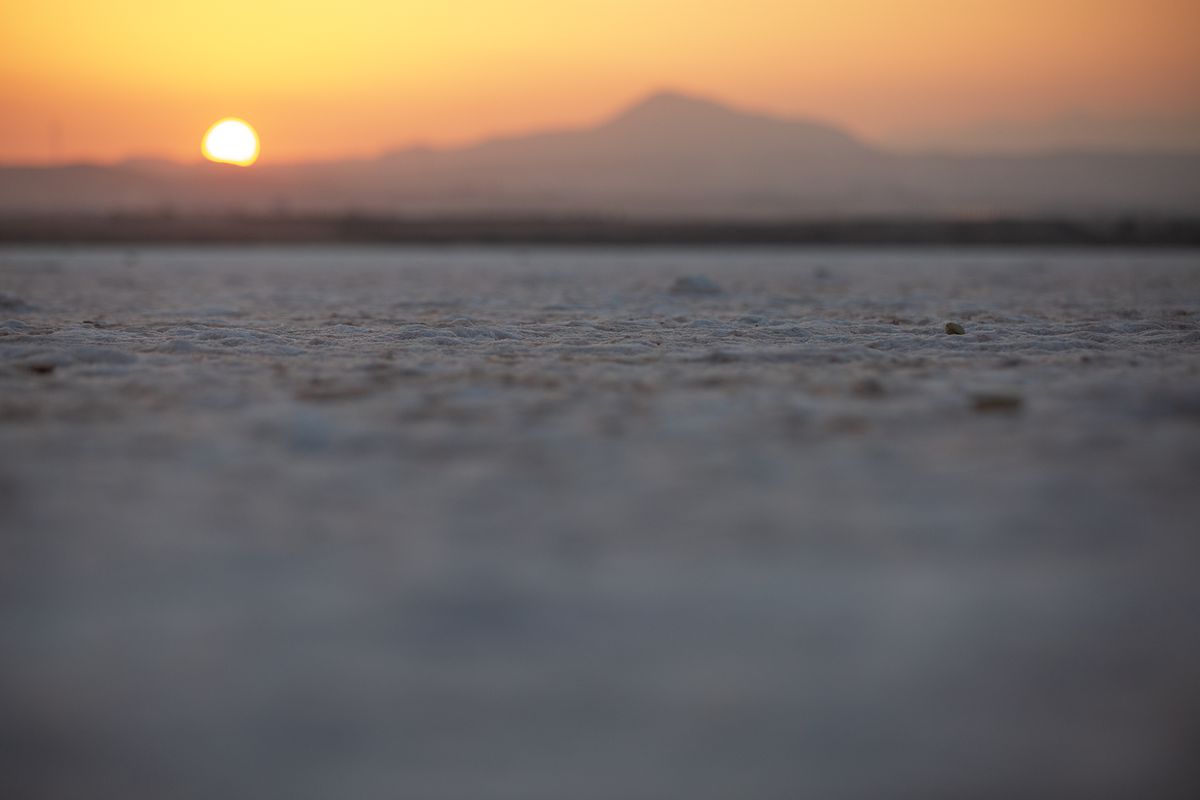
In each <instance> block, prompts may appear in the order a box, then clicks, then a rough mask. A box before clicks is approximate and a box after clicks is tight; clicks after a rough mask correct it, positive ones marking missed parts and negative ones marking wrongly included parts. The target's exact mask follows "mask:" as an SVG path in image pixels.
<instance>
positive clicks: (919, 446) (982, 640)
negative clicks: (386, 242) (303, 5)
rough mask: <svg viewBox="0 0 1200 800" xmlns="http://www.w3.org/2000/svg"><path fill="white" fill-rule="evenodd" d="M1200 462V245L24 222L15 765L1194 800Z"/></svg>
mask: <svg viewBox="0 0 1200 800" xmlns="http://www.w3.org/2000/svg"><path fill="white" fill-rule="evenodd" d="M690 275H696V276H705V277H706V278H707V279H708V281H709V282H711V284H710V283H709V282H706V281H704V280H692V281H687V280H685V281H683V282H682V283H678V284H677V283H676V281H677V279H679V278H681V277H685V276H690ZM673 287H674V288H675V289H676V290H677V291H672V288H673ZM711 288H719V289H720V290H721V291H720V292H718V293H706V291H705V290H707V289H711ZM946 321H957V322H960V323H961V324H962V325H963V326H964V327H965V330H966V334H965V335H962V336H951V335H947V334H945V333H944V332H943V324H944V323H945V322H946ZM1198 490H1200V253H1196V252H1194V251H1193V252H1179V253H1151V252H1106V251H1099V250H1097V251H1040V252H1038V251H1016V250H1012V251H995V252H986V251H974V252H955V251H945V250H943V251H936V250H934V251H896V252H888V251H884V250H874V251H871V250H868V251H837V252H821V251H813V250H776V251H765V250H660V251H647V250H586V249H581V250H534V251H529V252H521V251H517V250H490V251H488V250H461V251H455V250H447V251H420V250H403V249H401V250H386V249H380V250H371V249H346V250H337V249H325V250H303V249H296V250H286V249H266V248H264V249H241V250H218V249H193V250H189V249H176V250H143V251H137V252H129V251H125V250H99V249H98V250H73V251H55V250H48V249H44V250H37V249H30V250H14V249H10V250H0V528H2V530H3V536H2V538H0V641H2V642H3V653H2V660H0V794H3V796H5V797H50V798H66V797H127V798H129V797H132V798H140V797H152V798H175V797H193V796H194V797H203V798H211V797H246V798H289V800H292V799H294V798H300V799H301V800H303V799H304V798H313V799H314V800H317V799H322V800H323V799H324V798H330V797H348V798H356V800H357V799H358V798H363V799H365V800H374V798H380V799H381V800H382V798H396V797H401V798H408V797H412V798H664V797H680V798H708V797H711V798H729V797H747V798H797V797H838V798H877V797H885V796H886V797H912V798H929V797H973V798H975V797H997V798H1002V797H1003V798H1007V797H1020V796H1024V797H1032V796H1057V797H1088V798H1096V797H1134V796H1137V797H1149V796H1170V795H1171V794H1172V793H1177V794H1178V795H1179V796H1188V795H1190V794H1191V792H1192V791H1194V790H1196V788H1197V783H1196V782H1195V779H1196V778H1197V771H1196V769H1195V766H1194V763H1195V759H1194V756H1195V750H1194V746H1195V743H1196V742H1197V741H1200V683H1198V682H1197V679H1196V675H1197V674H1198V673H1200V624H1198V623H1197V621H1196V611H1197V608H1198V607H1200V606H1198V603H1200V582H1198V581H1197V578H1196V575H1197V561H1198V557H1200V540H1198V539H1197V530H1200V524H1198V523H1197V516H1198V515H1200V491H1198ZM6 786H7V789H6V790H5V787H6Z"/></svg>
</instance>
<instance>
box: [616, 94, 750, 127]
mask: <svg viewBox="0 0 1200 800" xmlns="http://www.w3.org/2000/svg"><path fill="white" fill-rule="evenodd" d="M734 116H744V115H743V114H742V113H741V112H738V111H734V110H733V109H731V108H729V107H728V106H725V105H722V104H721V103H718V102H716V101H714V100H709V99H707V98H703V97H698V96H696V95H690V94H685V93H683V92H679V91H675V90H673V89H662V90H659V91H657V92H653V93H652V94H649V95H647V96H646V97H643V98H642V99H641V100H638V101H636V102H634V103H633V104H632V105H630V106H628V107H627V108H625V109H624V110H623V111H621V112H619V113H618V114H617V115H616V117H614V118H613V120H612V122H614V123H619V122H625V121H635V120H645V121H649V122H654V123H661V122H664V121H675V120H679V121H687V120H689V119H695V118H704V117H707V118H712V117H734Z"/></svg>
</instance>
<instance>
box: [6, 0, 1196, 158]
mask: <svg viewBox="0 0 1200 800" xmlns="http://www.w3.org/2000/svg"><path fill="white" fill-rule="evenodd" d="M1198 42H1200V2H1197V0H903V1H902V2H901V1H897V2H891V1H890V0H877V1H876V2H865V1H863V0H841V2H802V1H800V2H797V0H790V1H789V0H713V1H711V2H704V0H690V1H689V2H683V1H682V0H638V1H636V2H635V1H632V0H603V1H600V2H592V1H591V0H585V1H583V2H571V0H504V1H503V2H486V1H484V0H476V1H475V2H456V1H455V0H443V1H442V2H436V3H434V2H422V3H407V2H398V1H397V0H335V1H334V2H312V1H311V0H286V2H284V1H276V0H256V2H246V0H205V1H204V2H199V3H194V4H181V3H172V2H163V0H156V1H148V0H108V1H107V2H94V1H93V0H3V7H2V9H0V161H7V162H21V161H26V162H44V161H47V160H81V159H87V160H100V161H109V160H115V159H120V158H123V157H127V156H136V155H157V156H167V157H171V158H177V159H181V160H195V159H197V158H199V142H200V137H201V136H202V135H203V133H204V131H205V129H206V128H207V127H208V125H209V124H211V123H212V122H213V121H215V120H217V119H218V118H221V117H224V116H239V117H243V118H245V119H247V120H249V121H250V122H251V123H253V124H254V125H255V126H256V127H257V128H258V129H259V132H260V134H261V135H262V139H263V152H262V160H261V161H260V163H267V162H271V161H275V162H278V161H290V160H300V159H309V158H334V157H340V156H355V155H373V154H375V153H378V152H380V151H383V150H387V149H391V148H395V147H398V146H403V145H407V144H412V143H427V144H432V145H452V144H458V143H463V142H468V141H471V140H474V139H479V138H482V137H486V136H488V135H492V134H496V133H512V132H521V131H528V130H533V129H538V128H543V127H562V126H575V125H584V124H590V123H593V122H595V121H597V120H599V119H600V118H602V117H604V116H606V115H607V114H610V113H611V112H612V111H613V110H615V109H616V108H617V107H619V106H621V105H622V104H625V103H628V102H630V101H631V100H633V99H635V98H636V97H638V96H639V95H642V94H645V93H647V92H649V91H652V90H654V89H658V88H664V87H671V88H676V89H680V90H684V91H694V92H697V93H700V94H704V95H708V96H711V97H715V98H719V99H723V100H726V101H729V102H731V103H734V104H737V105H741V106H747V107H751V108H757V109H761V110H765V111H770V112H778V113H783V114H793V115H802V116H810V117H817V118H823V119H826V120H829V121H832V122H836V123H839V124H841V125H844V126H845V127H847V128H848V129H850V130H851V131H853V132H855V133H857V134H859V135H861V136H864V137H866V138H869V139H872V140H875V141H881V142H891V143H898V144H905V145H911V146H923V145H929V144H936V145H949V146H956V147H968V148H969V147H972V146H976V145H977V146H980V147H987V148H1003V147H1005V145H1006V144H1011V145H1013V146H1014V147H1038V146H1043V145H1046V144H1055V143H1058V140H1060V139H1068V140H1069V139H1071V138H1072V137H1074V138H1076V139H1084V140H1088V137H1091V138H1092V139H1096V137H1097V136H1099V137H1100V139H1101V140H1104V141H1108V140H1111V141H1112V143H1113V144H1114V146H1130V145H1143V144H1144V145H1151V146H1155V145H1157V146H1163V145H1170V146H1180V145H1181V143H1182V144H1183V145H1186V144H1190V143H1191V142H1192V141H1195V142H1196V146H1197V147H1200V45H1198V44H1197V43H1198ZM1072 131H1073V132H1072Z"/></svg>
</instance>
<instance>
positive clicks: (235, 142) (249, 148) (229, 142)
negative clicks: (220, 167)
mask: <svg viewBox="0 0 1200 800" xmlns="http://www.w3.org/2000/svg"><path fill="white" fill-rule="evenodd" d="M200 152H201V153H203V154H204V157H205V158H207V159H208V160H209V161H216V162H218V163H221V164H237V165H238V166H239V167H248V166H250V165H251V164H253V163H254V162H255V161H257V160H258V134H257V133H255V132H254V128H252V127H250V123H248V122H246V120H244V119H238V118H237V117H226V118H225V119H222V120H218V121H217V122H214V123H213V125H212V127H211V128H209V129H208V133H206V134H204V139H203V140H202V141H201V143H200Z"/></svg>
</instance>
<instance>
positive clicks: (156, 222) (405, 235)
mask: <svg viewBox="0 0 1200 800" xmlns="http://www.w3.org/2000/svg"><path fill="white" fill-rule="evenodd" d="M0 242H7V243H31V244H32V243H45V244H103V243H128V244H135V243H145V244H253V243H262V244H270V243H278V244H288V243H295V244H304V243H310V244H319V243H328V244H339V243H347V244H348V243H362V244H370V243H396V244H430V245H432V244H447V245H451V244H457V245H466V244H530V245H533V244H546V245H554V244H579V245H589V244H594V245H670V244H714V245H717V244H730V245H782V244H806V245H963V246H969V245H1096V246H1100V245H1103V246H1139V247H1141V246H1198V245H1200V218H1193V217H1184V218H1141V217H1119V218H1110V219H1087V220H1084V219H1065V218H1064V219H1055V218H1026V219H978V220H975V219H972V220H966V219H830V220H814V219H808V220H774V221H746V220H698V219H693V220H665V219H658V220H655V219H617V218H602V217H597V218H517V217H464V216H447V217H430V218H411V217H388V216H364V215H356V214H346V215H312V216H302V215H288V214H278V215H244V214H230V215H212V216H176V215H171V214H157V215H156V214H145V215H130V214H115V215H91V216H88V215H58V216H53V215H50V216H25V217H0Z"/></svg>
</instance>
